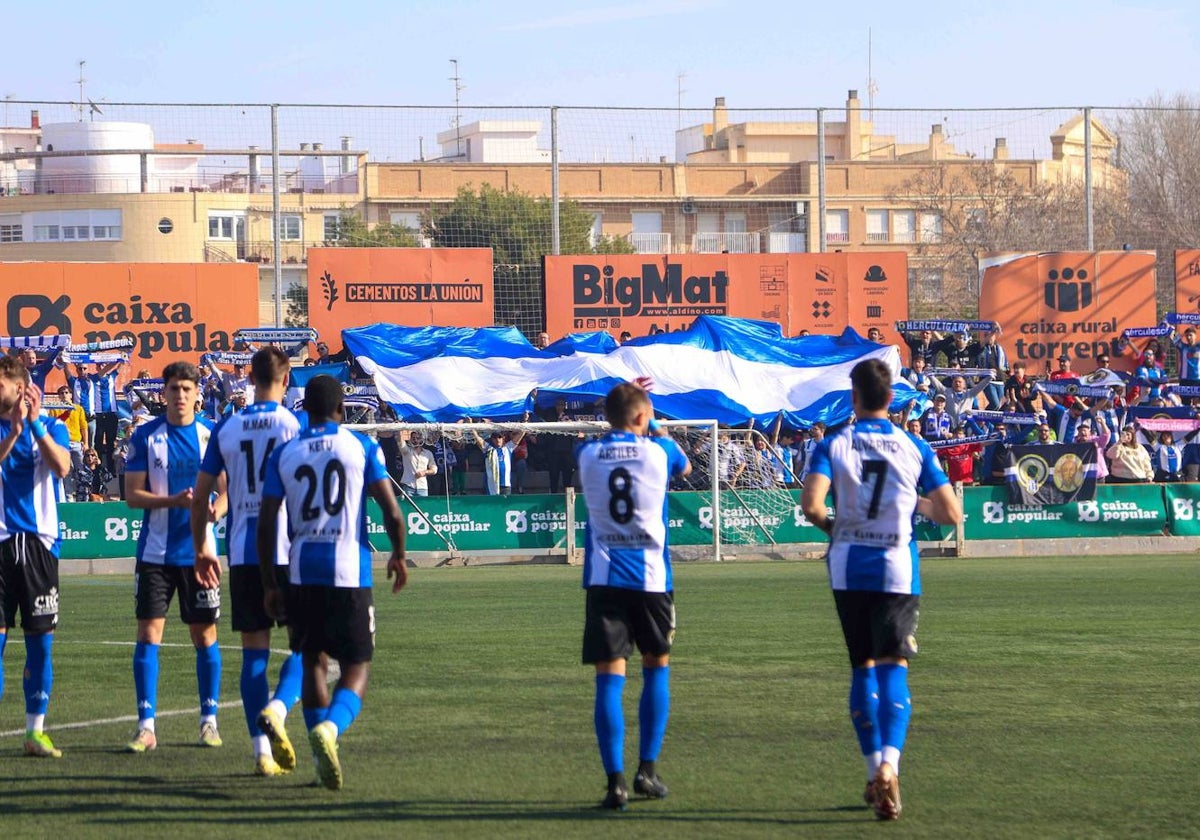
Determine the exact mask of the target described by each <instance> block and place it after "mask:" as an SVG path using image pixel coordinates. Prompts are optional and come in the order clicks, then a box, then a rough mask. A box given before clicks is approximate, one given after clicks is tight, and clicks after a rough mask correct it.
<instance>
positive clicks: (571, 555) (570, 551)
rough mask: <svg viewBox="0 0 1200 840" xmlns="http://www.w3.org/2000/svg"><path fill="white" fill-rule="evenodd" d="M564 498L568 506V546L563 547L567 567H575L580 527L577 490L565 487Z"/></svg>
mask: <svg viewBox="0 0 1200 840" xmlns="http://www.w3.org/2000/svg"><path fill="white" fill-rule="evenodd" d="M563 497H564V499H565V501H566V505H567V536H566V544H565V545H564V546H563V548H564V549H566V553H567V565H568V566H574V565H575V528H576V527H578V526H577V525H576V523H575V488H574V487H564V488H563Z"/></svg>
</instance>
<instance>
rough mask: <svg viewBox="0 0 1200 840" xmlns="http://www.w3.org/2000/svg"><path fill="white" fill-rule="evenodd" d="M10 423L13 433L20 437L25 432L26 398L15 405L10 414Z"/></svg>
mask: <svg viewBox="0 0 1200 840" xmlns="http://www.w3.org/2000/svg"><path fill="white" fill-rule="evenodd" d="M8 422H9V425H10V426H12V433H13V434H14V435H19V434H21V432H23V431H25V398H24V397H22V398H21V399H19V400H17V401H16V402H15V403H13V407H12V411H10V412H8Z"/></svg>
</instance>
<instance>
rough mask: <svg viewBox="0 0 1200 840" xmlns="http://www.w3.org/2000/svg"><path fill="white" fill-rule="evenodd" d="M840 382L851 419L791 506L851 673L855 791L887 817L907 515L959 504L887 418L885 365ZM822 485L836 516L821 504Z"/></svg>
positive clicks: (938, 513)
mask: <svg viewBox="0 0 1200 840" xmlns="http://www.w3.org/2000/svg"><path fill="white" fill-rule="evenodd" d="M850 382H851V385H852V390H851V401H852V404H853V407H854V415H855V417H856V418H857V422H855V423H853V424H851V425H849V426H847V427H846V428H844V429H843V430H842V431H840V432H838V433H837V434H836V435H833V436H831V437H830V438H828V439H827V440H825V441H824V442H823V443H822V444H821V445H820V446H819V447H818V448H817V450H816V452H814V453H813V466H812V470H811V471H810V472H809V479H808V481H806V482H805V484H804V492H803V494H802V495H801V497H800V505H801V508H802V509H803V511H804V515H805V516H806V517H807V518H808V521H809V522H811V523H812V524H813V525H816V526H817V527H818V528H820V529H822V530H823V531H825V532H826V533H827V534H829V535H830V545H829V555H828V558H827V560H828V566H829V578H830V585H831V587H832V589H833V599H834V603H835V604H836V605H837V612H838V618H839V619H840V620H841V625H842V634H843V636H844V637H845V640H846V648H847V651H848V652H849V655H850V666H851V668H852V669H853V673H852V677H851V682H850V720H851V723H853V724H854V730H855V732H856V734H857V735H858V741H859V746H860V747H861V748H862V753H863V756H864V758H865V760H866V768H867V780H868V781H867V789H866V793H865V795H864V796H865V799H866V801H867V804H868V805H870V806H871V807H872V808H874V810H875V816H876V817H878V818H879V819H882V820H894V819H898V818H899V817H900V779H899V772H900V752H901V750H902V749H903V748H904V739H905V736H906V735H907V732H908V721H909V716H910V714H911V709H912V702H911V699H910V698H909V693H908V660H909V658H911V657H912V656H914V655H915V654H916V652H917V650H916V640H915V637H914V634H915V633H916V629H917V608H918V605H919V601H920V594H921V579H920V574H919V569H918V563H917V543H916V539H915V538H914V536H913V515H914V514H915V513H918V512H919V513H921V514H922V515H923V516H926V517H928V518H929V519H932V520H933V521H934V522H937V523H939V524H942V525H950V524H954V523H956V522H959V521H960V520H961V519H962V509H961V508H960V506H959V503H958V497H957V496H955V495H954V491H953V489H952V488H951V485H950V483H949V481H948V479H947V478H946V474H945V473H943V472H942V469H941V467H939V466H938V461H937V457H936V456H935V455H934V453H933V450H932V449H931V448H930V447H929V444H927V443H926V442H925V441H923V440H921V439H920V438H918V437H916V436H915V435H912V434H909V433H905V432H902V431H900V430H899V429H897V428H896V427H895V426H893V425H892V424H891V423H890V422H889V421H888V416H887V409H888V405H889V404H890V403H891V401H892V379H891V371H890V370H889V369H888V367H887V365H885V364H884V363H883V362H881V361H880V360H878V359H867V360H865V361H862V362H859V363H858V364H857V365H855V366H854V369H853V370H852V371H851V372H850ZM831 488H832V490H833V494H834V498H835V499H836V504H837V517H836V519H831V518H830V517H829V515H828V511H827V509H826V507H825V496H826V494H827V493H828V492H829V490H830V489H831Z"/></svg>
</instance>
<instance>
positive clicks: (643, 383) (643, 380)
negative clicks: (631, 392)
mask: <svg viewBox="0 0 1200 840" xmlns="http://www.w3.org/2000/svg"><path fill="white" fill-rule="evenodd" d="M633 384H634V385H636V386H638V387H639V388H641V389H642V390H643V391H653V390H654V377H652V376H639V377H637V378H636V379H634V380H633Z"/></svg>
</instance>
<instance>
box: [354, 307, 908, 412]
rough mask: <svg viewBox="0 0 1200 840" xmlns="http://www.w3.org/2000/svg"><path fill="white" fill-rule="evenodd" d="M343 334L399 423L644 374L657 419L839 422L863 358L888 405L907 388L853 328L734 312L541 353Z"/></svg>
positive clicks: (495, 334) (476, 333)
mask: <svg viewBox="0 0 1200 840" xmlns="http://www.w3.org/2000/svg"><path fill="white" fill-rule="evenodd" d="M342 338H343V341H344V342H345V345H346V347H347V348H348V349H349V350H350V352H352V353H353V354H354V355H355V357H356V358H357V360H358V363H359V365H361V366H362V368H363V370H365V371H366V372H367V373H369V374H371V375H372V376H373V377H374V378H375V384H376V386H377V387H378V389H379V394H380V396H381V397H383V399H384V400H386V401H387V402H388V403H390V404H391V405H392V406H393V407H394V408H395V409H396V413H397V415H398V416H399V417H401V418H403V419H405V420H410V421H418V420H424V421H428V422H454V421H456V420H459V419H461V418H464V417H471V418H483V417H486V418H488V419H489V420H505V419H519V418H521V416H522V415H523V414H524V412H526V411H529V410H531V409H532V408H533V406H534V404H535V401H536V403H537V404H543V403H545V402H553V400H554V399H555V398H556V397H560V396H561V397H566V398H567V399H569V400H596V399H599V398H601V397H603V396H604V395H605V394H607V393H608V392H609V390H611V389H612V387H613V386H614V385H617V384H618V383H621V382H626V381H629V380H632V379H635V378H637V377H639V376H649V377H651V378H652V379H653V380H654V392H653V397H654V408H655V410H656V411H657V412H658V413H659V414H661V415H664V416H666V417H671V418H675V419H702V418H703V419H715V420H719V421H721V422H724V423H729V424H737V423H744V422H745V421H746V420H747V419H749V418H751V417H753V418H755V420H756V421H757V423H758V424H759V425H766V424H769V423H771V422H773V421H774V419H775V417H776V415H777V414H779V412H781V411H782V412H783V416H784V423H785V424H786V425H791V426H797V427H806V426H809V425H811V424H812V423H814V422H816V421H818V420H819V421H822V422H824V423H827V424H832V423H840V422H842V421H844V420H845V419H846V418H847V417H849V416H850V413H851V404H850V370H851V368H853V367H854V365H855V364H857V363H858V362H860V361H862V360H863V359H868V358H878V359H882V360H883V361H884V362H885V363H886V364H887V365H888V366H889V367H890V368H891V370H892V379H893V381H894V382H895V383H896V385H895V389H896V400H895V402H894V406H896V407H900V406H902V405H904V404H905V403H906V402H908V400H910V399H913V398H916V397H917V396H918V395H917V393H916V392H915V391H914V390H912V388H910V387H909V386H908V384H907V383H906V382H904V381H903V380H901V379H900V353H899V351H898V350H897V349H896V348H895V347H894V346H890V345H881V344H876V343H874V342H870V341H867V340H865V339H863V338H861V337H860V336H859V335H858V334H857V333H855V332H854V331H853V330H846V332H845V333H843V334H842V335H841V336H836V337H833V336H806V337H804V338H787V337H785V336H784V335H783V332H782V330H781V328H780V326H779V325H778V324H775V323H772V322H769V321H752V320H747V319H742V318H727V317H712V316H701V317H699V318H697V319H696V320H695V321H694V322H693V323H692V326H691V327H690V328H689V329H688V330H686V331H683V332H674V333H660V334H659V335H655V336H645V337H643V338H638V339H634V340H633V341H628V342H626V343H625V344H622V345H620V346H614V345H613V343H612V340H611V338H608V339H607V341H606V340H605V339H604V338H601V337H598V336H597V335H596V334H591V335H581V336H568V337H567V338H566V339H562V340H560V341H557V342H555V343H554V344H553V345H551V347H550V348H548V349H546V350H538V349H537V348H535V347H533V346H532V345H531V344H530V343H529V342H528V341H527V340H526V339H525V338H524V336H522V335H521V333H520V332H518V331H517V330H516V329H514V328H504V327H488V328H484V329H466V328H457V327H454V328H452V327H402V326H397V325H394V324H375V325H373V326H368V327H359V328H356V329H348V330H344V331H343V333H342ZM535 392H536V393H535Z"/></svg>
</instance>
